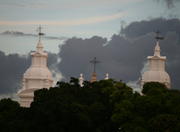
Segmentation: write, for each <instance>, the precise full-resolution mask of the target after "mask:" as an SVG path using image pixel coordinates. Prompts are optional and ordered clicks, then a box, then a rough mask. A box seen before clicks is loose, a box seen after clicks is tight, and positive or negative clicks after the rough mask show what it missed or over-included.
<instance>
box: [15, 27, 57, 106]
mask: <svg viewBox="0 0 180 132" xmlns="http://www.w3.org/2000/svg"><path fill="white" fill-rule="evenodd" d="M39 29H40V32H39V42H38V43H37V46H36V51H35V52H33V53H31V56H32V63H31V66H30V67H29V68H28V69H27V70H26V72H25V73H24V75H23V80H22V89H21V90H20V91H19V92H18V95H19V97H20V105H21V106H23V107H29V106H30V104H31V102H32V101H33V98H34V91H35V90H38V89H41V88H49V87H51V86H52V84H53V80H52V74H51V72H50V71H49V69H48V67H47V58H48V54H47V53H46V52H44V51H43V45H42V43H41V39H40V38H41V35H42V33H41V27H40V28H39Z"/></svg>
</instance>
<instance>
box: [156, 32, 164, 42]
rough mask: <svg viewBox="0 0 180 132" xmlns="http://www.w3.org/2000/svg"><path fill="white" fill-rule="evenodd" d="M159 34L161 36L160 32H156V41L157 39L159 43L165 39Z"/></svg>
mask: <svg viewBox="0 0 180 132" xmlns="http://www.w3.org/2000/svg"><path fill="white" fill-rule="evenodd" d="M159 34H160V32H159V31H157V32H156V37H155V39H156V40H157V41H159V40H163V39H164V37H162V36H159Z"/></svg>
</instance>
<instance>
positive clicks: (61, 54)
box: [0, 0, 180, 97]
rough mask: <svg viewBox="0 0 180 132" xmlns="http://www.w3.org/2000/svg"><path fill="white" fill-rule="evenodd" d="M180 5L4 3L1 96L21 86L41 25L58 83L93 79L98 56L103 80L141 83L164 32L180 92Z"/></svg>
mask: <svg viewBox="0 0 180 132" xmlns="http://www.w3.org/2000/svg"><path fill="white" fill-rule="evenodd" d="M179 7H180V0H36V1H34V0H0V61H1V65H0V80H1V81H0V97H1V96H2V95H4V94H5V95H7V94H13V93H16V92H17V90H18V89H19V88H20V86H21V79H22V75H23V73H24V72H25V70H26V69H27V68H28V67H29V65H30V62H31V59H30V57H29V52H30V51H33V50H35V46H36V44H37V42H38V36H37V28H38V26H39V25H41V26H42V28H43V29H42V31H43V32H44V33H45V34H46V35H45V36H44V37H43V40H42V42H43V45H44V49H45V50H46V51H48V53H49V58H48V66H49V67H50V70H51V71H52V72H53V77H54V78H56V77H57V78H56V80H58V79H59V80H60V79H66V80H68V78H70V77H71V76H74V77H78V76H79V74H80V73H83V74H84V76H85V78H86V79H89V77H90V73H91V70H92V68H91V67H92V66H91V64H90V63H89V60H91V59H92V58H93V57H95V56H96V57H97V58H98V59H99V60H100V61H101V62H102V63H100V64H99V70H98V69H97V70H98V74H99V78H101V79H103V77H104V74H105V73H106V72H109V74H110V77H112V78H115V79H117V80H118V79H120V80H121V79H122V80H123V81H125V82H127V83H128V82H131V83H132V82H137V81H138V79H139V77H140V74H141V72H142V71H143V70H144V69H146V64H147V61H146V57H147V56H149V55H152V54H153V48H154V44H155V39H154V36H155V34H154V32H155V31H157V30H160V31H161V33H162V35H163V36H164V37H165V40H163V41H162V42H161V43H162V44H161V48H162V54H163V55H166V56H167V71H168V73H170V76H171V77H172V83H173V87H175V88H176V89H179V88H180V80H179V76H180V72H179V67H180V61H179V60H180V13H179V12H180V8H179ZM7 31H8V32H7ZM9 31H10V32H9ZM105 45H106V46H105ZM12 63H13V66H12ZM72 65H73V68H72V67H71V66H72ZM55 73H56V74H55ZM3 97H4V96H3Z"/></svg>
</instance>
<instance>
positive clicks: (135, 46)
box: [58, 18, 180, 88]
mask: <svg viewBox="0 0 180 132" xmlns="http://www.w3.org/2000/svg"><path fill="white" fill-rule="evenodd" d="M179 26H180V20H179V19H170V20H168V19H162V18H159V19H156V20H149V21H140V22H133V23H131V24H129V25H128V26H127V27H125V28H124V30H123V34H122V33H121V34H114V35H113V36H112V38H111V40H109V41H107V39H106V38H102V37H97V36H94V37H92V38H88V39H81V38H71V39H68V40H67V41H66V42H65V44H64V45H63V46H62V48H61V52H60V53H59V57H60V58H62V60H61V62H60V63H59V65H58V67H59V69H60V70H61V71H62V74H63V76H65V77H66V79H68V78H70V77H71V76H74V77H79V74H80V73H84V76H85V78H86V79H87V80H89V79H90V76H91V73H92V65H91V64H90V63H89V61H90V60H91V59H92V58H93V57H97V59H98V60H100V61H101V63H100V64H98V65H97V73H98V79H103V78H104V74H105V73H109V74H110V77H111V78H115V79H116V80H123V81H125V82H129V81H136V80H138V79H139V78H140V76H141V71H142V70H143V67H144V63H145V62H146V61H147V60H146V57H147V56H149V55H153V49H154V46H155V39H154V37H155V33H154V31H157V30H160V31H161V32H162V33H163V36H165V40H163V41H161V42H160V43H161V49H162V54H163V55H166V56H167V67H166V68H167V71H168V73H169V74H170V76H171V78H172V87H173V88H179V87H180V81H179V77H180V71H179V67H180V61H179V60H180V47H179V46H180V44H179V39H180V32H179V28H178V27H179ZM105 43H106V44H107V43H108V44H107V45H106V46H104V44H105Z"/></svg>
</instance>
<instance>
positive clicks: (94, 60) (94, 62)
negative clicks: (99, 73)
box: [90, 57, 100, 73]
mask: <svg viewBox="0 0 180 132" xmlns="http://www.w3.org/2000/svg"><path fill="white" fill-rule="evenodd" d="M90 63H92V64H93V65H94V70H93V71H94V73H95V72H96V64H97V63H100V61H97V59H96V57H94V59H93V60H91V61H90Z"/></svg>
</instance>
